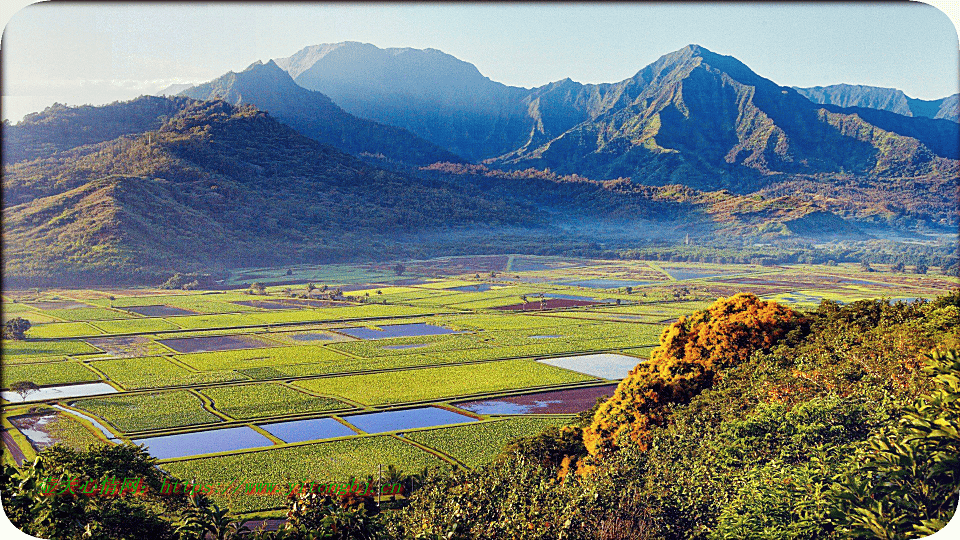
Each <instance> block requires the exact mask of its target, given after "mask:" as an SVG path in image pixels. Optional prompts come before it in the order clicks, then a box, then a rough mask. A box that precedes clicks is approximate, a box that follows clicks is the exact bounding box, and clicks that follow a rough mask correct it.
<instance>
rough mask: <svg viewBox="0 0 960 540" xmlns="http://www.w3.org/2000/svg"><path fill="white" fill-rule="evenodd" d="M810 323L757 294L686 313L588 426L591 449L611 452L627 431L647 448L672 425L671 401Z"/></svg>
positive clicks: (586, 434)
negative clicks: (658, 430)
mask: <svg viewBox="0 0 960 540" xmlns="http://www.w3.org/2000/svg"><path fill="white" fill-rule="evenodd" d="M805 322H806V321H805V320H804V318H803V317H802V316H801V315H800V314H799V313H797V312H796V311H794V310H792V309H790V308H787V307H784V306H781V305H779V304H777V303H775V302H766V301H763V300H760V299H759V298H757V297H756V296H754V295H752V294H738V295H735V296H732V297H730V298H726V299H720V300H718V301H717V302H716V303H714V304H713V306H711V307H710V308H709V309H707V310H703V311H698V312H696V313H694V314H693V315H691V316H690V317H680V320H678V321H677V322H675V323H673V324H671V325H670V326H669V327H667V328H666V329H665V330H664V331H663V334H662V335H661V336H660V346H659V347H657V348H656V349H654V351H653V352H652V353H651V355H650V361H648V362H644V363H641V364H639V365H637V367H635V368H634V369H633V370H632V371H631V372H630V374H629V375H628V376H627V377H626V378H625V379H624V380H623V381H622V382H621V383H620V385H619V386H618V387H617V390H616V392H615V393H614V395H613V397H612V398H611V399H610V400H609V401H607V402H606V403H604V404H603V405H601V406H600V408H599V410H598V411H597V413H596V416H595V417H594V420H593V423H592V424H591V425H590V426H589V427H588V428H587V429H586V430H584V443H585V445H586V447H587V449H588V450H589V451H590V453H591V454H592V455H594V456H596V455H599V454H602V453H604V452H610V451H612V450H614V449H616V448H617V447H618V446H620V444H621V442H620V439H621V438H622V437H624V436H629V438H630V439H631V440H632V442H633V443H634V444H636V445H637V446H638V447H640V448H644V449H645V448H647V446H648V444H649V440H650V429H651V428H652V427H653V426H662V425H664V424H666V422H667V419H668V411H669V409H670V407H671V405H674V404H683V403H688V402H689V401H690V400H691V399H692V398H693V397H695V396H696V395H697V394H699V393H700V392H702V391H703V390H705V389H707V388H709V387H711V386H712V385H713V380H714V378H715V376H716V375H717V373H718V372H720V371H721V370H723V369H726V368H729V367H732V366H735V365H738V364H740V363H742V362H744V361H745V360H747V359H748V358H749V357H750V355H751V354H752V353H753V352H755V351H758V350H766V349H769V348H770V347H771V346H773V345H774V344H775V343H776V342H777V341H779V340H780V339H781V338H783V337H784V336H786V335H787V334H788V333H789V332H791V331H794V330H797V331H802V329H803V325H804V324H805Z"/></svg>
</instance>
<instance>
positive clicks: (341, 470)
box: [161, 436, 442, 512]
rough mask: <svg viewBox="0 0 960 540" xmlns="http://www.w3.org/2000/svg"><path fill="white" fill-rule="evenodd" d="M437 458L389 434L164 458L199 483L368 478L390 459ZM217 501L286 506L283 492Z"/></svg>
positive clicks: (414, 467)
mask: <svg viewBox="0 0 960 540" xmlns="http://www.w3.org/2000/svg"><path fill="white" fill-rule="evenodd" d="M441 463H442V462H441V460H440V459H439V458H437V457H435V456H433V455H432V454H430V453H428V452H425V451H423V450H421V449H419V448H416V447H415V446H413V445H410V444H406V443H404V442H403V441H401V440H399V439H397V438H394V437H389V436H371V437H357V438H351V439H342V440H339V441H330V442H324V443H316V444H306V445H297V446H289V447H286V448H276V449H271V450H263V451H256V452H245V453H241V454H235V455H227V456H217V457H209V458H199V459H190V460H184V461H175V462H168V463H163V464H161V467H162V468H163V469H166V470H167V471H169V472H170V473H172V474H173V475H174V476H177V477H179V478H196V479H197V480H198V481H199V482H201V483H206V482H211V483H221V482H231V481H237V482H239V483H240V484H243V483H244V482H264V481H266V482H277V483H282V482H288V481H292V482H297V481H313V482H329V481H341V480H348V479H350V478H351V477H356V478H360V479H365V478H366V477H367V476H371V475H372V476H374V477H376V475H377V468H378V466H379V465H382V466H383V468H384V470H386V468H387V466H388V465H394V466H395V467H397V468H399V469H401V470H403V471H405V472H411V473H412V472H415V471H418V470H422V469H423V468H424V467H428V466H435V465H440V464H441ZM213 499H214V501H215V502H217V503H218V504H220V505H221V506H224V505H226V506H228V507H230V508H231V509H232V510H233V511H234V512H250V511H254V510H264V509H268V508H276V507H280V506H283V503H284V499H283V497H280V496H272V497H271V496H257V495H239V496H236V497H234V498H229V497H224V496H217V495H215V496H214V497H213Z"/></svg>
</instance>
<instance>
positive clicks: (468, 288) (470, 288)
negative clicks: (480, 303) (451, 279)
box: [444, 283, 493, 292]
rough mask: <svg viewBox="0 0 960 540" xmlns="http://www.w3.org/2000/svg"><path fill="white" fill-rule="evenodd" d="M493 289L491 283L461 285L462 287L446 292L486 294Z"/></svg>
mask: <svg viewBox="0 0 960 540" xmlns="http://www.w3.org/2000/svg"><path fill="white" fill-rule="evenodd" d="M492 288H493V285H491V284H489V283H477V284H476V285H461V286H460V287H448V288H446V289H444V290H446V291H457V292H486V291H489V290H490V289H492Z"/></svg>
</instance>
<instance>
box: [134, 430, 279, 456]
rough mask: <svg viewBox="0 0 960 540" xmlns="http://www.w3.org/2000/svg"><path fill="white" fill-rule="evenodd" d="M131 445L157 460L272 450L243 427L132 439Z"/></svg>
mask: <svg viewBox="0 0 960 540" xmlns="http://www.w3.org/2000/svg"><path fill="white" fill-rule="evenodd" d="M133 442H134V444H142V445H144V446H146V448H147V451H148V452H149V453H150V455H151V456H153V457H155V458H157V459H170V458H179V457H187V456H196V455H199V454H210V453H213V452H230V451H233V450H245V449H247V448H258V447H261V446H273V442H272V441H271V440H270V439H268V438H266V437H264V436H263V435H261V434H260V433H258V432H257V431H256V430H254V429H253V428H250V427H247V426H240V427H232V428H224V429H210V430H207V431H196V432H193V433H180V434H177V435H163V436H160V437H148V438H146V439H134V441H133Z"/></svg>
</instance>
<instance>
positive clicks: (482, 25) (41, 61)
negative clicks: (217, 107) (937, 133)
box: [0, 2, 960, 121]
mask: <svg viewBox="0 0 960 540" xmlns="http://www.w3.org/2000/svg"><path fill="white" fill-rule="evenodd" d="M347 40H349V41H362V42H367V43H372V44H374V45H377V46H378V47H416V48H428V47H429V48H435V49H440V50H442V51H444V52H446V53H449V54H452V55H454V56H456V57H457V58H460V59H461V60H465V61H467V62H470V63H473V64H474V65H476V66H477V68H478V69H479V70H480V72H481V73H483V74H484V75H486V76H487V77H490V78H491V79H493V80H496V81H500V82H503V83H506V84H510V85H517V86H525V87H533V86H540V85H543V84H546V83H548V82H551V81H556V80H559V79H563V78H564V77H570V78H572V79H574V80H576V81H580V82H615V81H620V80H623V79H625V78H627V77H630V76H632V75H633V74H634V73H636V72H637V71H639V70H640V69H641V68H642V67H644V66H645V65H647V64H649V63H650V62H652V61H654V60H656V59H657V58H658V57H659V56H661V55H663V54H665V53H668V52H671V51H674V50H676V49H679V48H681V47H683V46H684V45H687V44H690V43H697V44H700V45H702V46H704V47H706V48H708V49H710V50H712V51H714V52H717V53H720V54H726V55H732V56H735V57H737V58H738V59H740V60H741V61H743V62H744V63H746V64H747V65H748V66H750V67H751V68H752V69H753V70H754V71H756V72H757V73H759V74H760V75H762V76H764V77H767V78H769V79H772V80H773V81H775V82H776V83H778V84H781V85H789V86H816V85H828V84H835V83H843V82H845V83H854V84H866V85H873V86H886V87H895V88H900V89H902V90H904V91H905V92H906V93H907V95H909V96H911V97H917V98H922V99H935V98H940V97H944V96H946V95H949V94H953V93H956V92H957V91H958V77H960V75H958V63H960V53H958V49H960V45H958V41H957V33H956V30H955V29H954V26H953V24H952V23H951V22H950V20H949V18H948V17H947V16H946V15H944V14H943V13H941V12H940V11H939V10H937V9H936V8H933V7H930V6H927V5H924V4H919V3H897V4H893V3H889V2H885V3H870V2H856V3H808V4H785V3H784V4H781V3H765V4H730V3H716V4H711V3H702V4H692V3H684V4H670V3H642V2H638V3H633V4H621V3H612V2H611V3H599V4H586V3H584V4H549V3H528V4H522V5H516V4H508V3H504V4H486V5H477V4H463V3H450V4H401V5H398V4H372V3H364V4H347V3H340V4H338V3H318V4H305V3H296V4H292V3H291V4H283V3H272V4H253V3H220V4H217V3H182V4H181V3H159V4H144V3H136V4H134V3H130V4H125V3H110V4H106V3H86V2H84V3H74V4H71V3H50V4H35V5H33V6H30V7H27V8H25V9H23V10H21V11H19V12H17V13H16V15H14V16H13V18H12V19H11V20H10V22H9V23H8V24H7V26H6V28H5V31H4V34H3V41H2V51H0V53H2V61H3V73H2V75H3V103H2V106H3V116H4V118H10V119H13V120H14V121H16V120H19V119H20V118H21V117H22V116H23V115H24V114H26V113H28V112H33V111H37V110H41V109H43V108H44V107H46V106H48V105H50V104H52V103H53V102H56V101H59V102H61V103H67V104H70V105H79V104H84V103H93V104H101V103H108V102H110V101H114V100H118V99H119V100H125V99H132V98H134V97H136V96H138V95H140V94H148V93H152V92H155V91H157V90H159V89H160V88H163V87H165V86H167V85H169V84H171V83H177V82H189V83H196V82H203V81H206V80H209V79H212V78H215V77H218V76H220V75H222V74H223V73H225V72H227V71H231V70H233V71H238V70H241V69H243V68H244V67H246V66H247V65H249V64H251V63H253V62H254V61H256V60H264V61H265V60H267V59H270V58H279V57H285V56H290V55H291V54H293V53H295V52H297V51H298V50H300V49H302V48H303V47H306V46H308V45H315V44H318V43H333V42H339V41H347Z"/></svg>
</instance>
